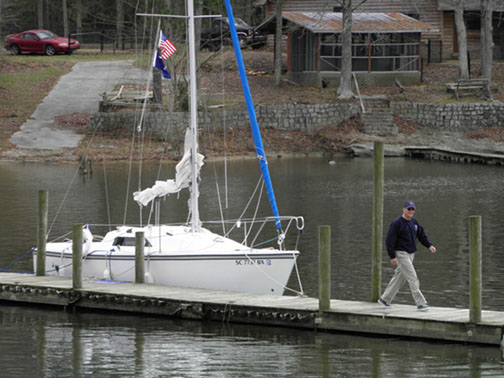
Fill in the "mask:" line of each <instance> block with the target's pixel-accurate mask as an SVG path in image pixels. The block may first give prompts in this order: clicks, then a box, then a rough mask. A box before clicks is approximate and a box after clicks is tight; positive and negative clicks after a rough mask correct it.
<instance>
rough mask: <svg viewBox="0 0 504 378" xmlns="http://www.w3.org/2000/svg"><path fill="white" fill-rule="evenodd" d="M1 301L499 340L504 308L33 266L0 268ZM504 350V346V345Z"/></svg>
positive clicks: (472, 340) (464, 339) (498, 342)
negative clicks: (77, 278) (150, 280)
mask: <svg viewBox="0 0 504 378" xmlns="http://www.w3.org/2000/svg"><path fill="white" fill-rule="evenodd" d="M0 301H12V302H18V303H24V304H31V305H53V306H61V307H64V308H67V309H71V310H74V311H78V310H79V309H99V310H105V311H111V312H112V311H123V312H130V313H142V314H150V315H157V316H168V317H179V318H183V319H201V320H215V321H221V322H234V323H249V324H257V325H268V326H282V327H293V328H301V329H312V330H321V331H345V332H355V333H363V334H375V335H386V336H397V337H413V338H422V339H435V340H443V341H457V342H465V343H480V344H490V345H497V346H498V345H501V348H504V345H503V343H504V339H503V333H504V312H498V311H482V320H481V322H477V323H471V322H470V321H469V310H468V309H457V308H445V307H432V308H431V309H430V311H427V312H418V311H417V310H416V307H415V306H410V305H400V304H396V305H393V306H392V307H391V308H390V309H385V308H383V307H382V306H380V305H379V304H377V303H371V302H357V301H343V300H335V299H333V300H331V301H330V309H329V310H328V311H323V312H319V300H318V299H317V298H308V297H294V296H282V297H278V296H269V295H254V294H244V293H234V292H227V291H212V290H201V289H189V288H180V287H169V286H161V285H152V284H135V283H126V282H104V281H96V282H83V287H82V289H79V290H74V289H72V280H71V279H69V278H62V277H48V276H46V277H37V276H34V275H31V274H19V273H0ZM503 353H504V350H503Z"/></svg>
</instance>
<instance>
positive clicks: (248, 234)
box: [245, 178, 264, 240]
mask: <svg viewBox="0 0 504 378" xmlns="http://www.w3.org/2000/svg"><path fill="white" fill-rule="evenodd" d="M261 181H262V186H261V190H260V191H259V197H258V198H257V206H256V209H255V212H254V216H253V217H252V222H251V223H250V228H249V230H248V233H247V235H245V240H247V239H248V237H249V236H250V234H251V233H252V228H253V227H254V222H255V220H256V218H257V213H258V211H259V205H260V204H261V198H262V193H263V191H264V178H263V180H261Z"/></svg>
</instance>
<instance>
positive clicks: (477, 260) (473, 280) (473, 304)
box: [469, 215, 482, 323]
mask: <svg viewBox="0 0 504 378" xmlns="http://www.w3.org/2000/svg"><path fill="white" fill-rule="evenodd" d="M481 245H482V241H481V216H479V215H473V216H470V217H469V271H470V277H469V321H470V322H471V323H479V322H480V321H481V255H482V251H481V249H482V248H481Z"/></svg>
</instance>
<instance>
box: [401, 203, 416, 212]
mask: <svg viewBox="0 0 504 378" xmlns="http://www.w3.org/2000/svg"><path fill="white" fill-rule="evenodd" d="M403 207H404V208H405V209H407V208H408V207H412V208H413V209H415V210H416V206H415V202H413V201H406V202H405V203H404V206H403Z"/></svg>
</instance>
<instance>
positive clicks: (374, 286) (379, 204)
mask: <svg viewBox="0 0 504 378" xmlns="http://www.w3.org/2000/svg"><path fill="white" fill-rule="evenodd" d="M383 171H384V169H383V142H375V143H374V166H373V177H374V192H373V231H372V233H371V234H372V235H371V243H372V245H371V302H376V301H377V300H378V298H380V295H381V276H382V275H381V273H382V272H381V266H382V239H383V236H382V235H383V186H384V185H383V182H384V179H383Z"/></svg>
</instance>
